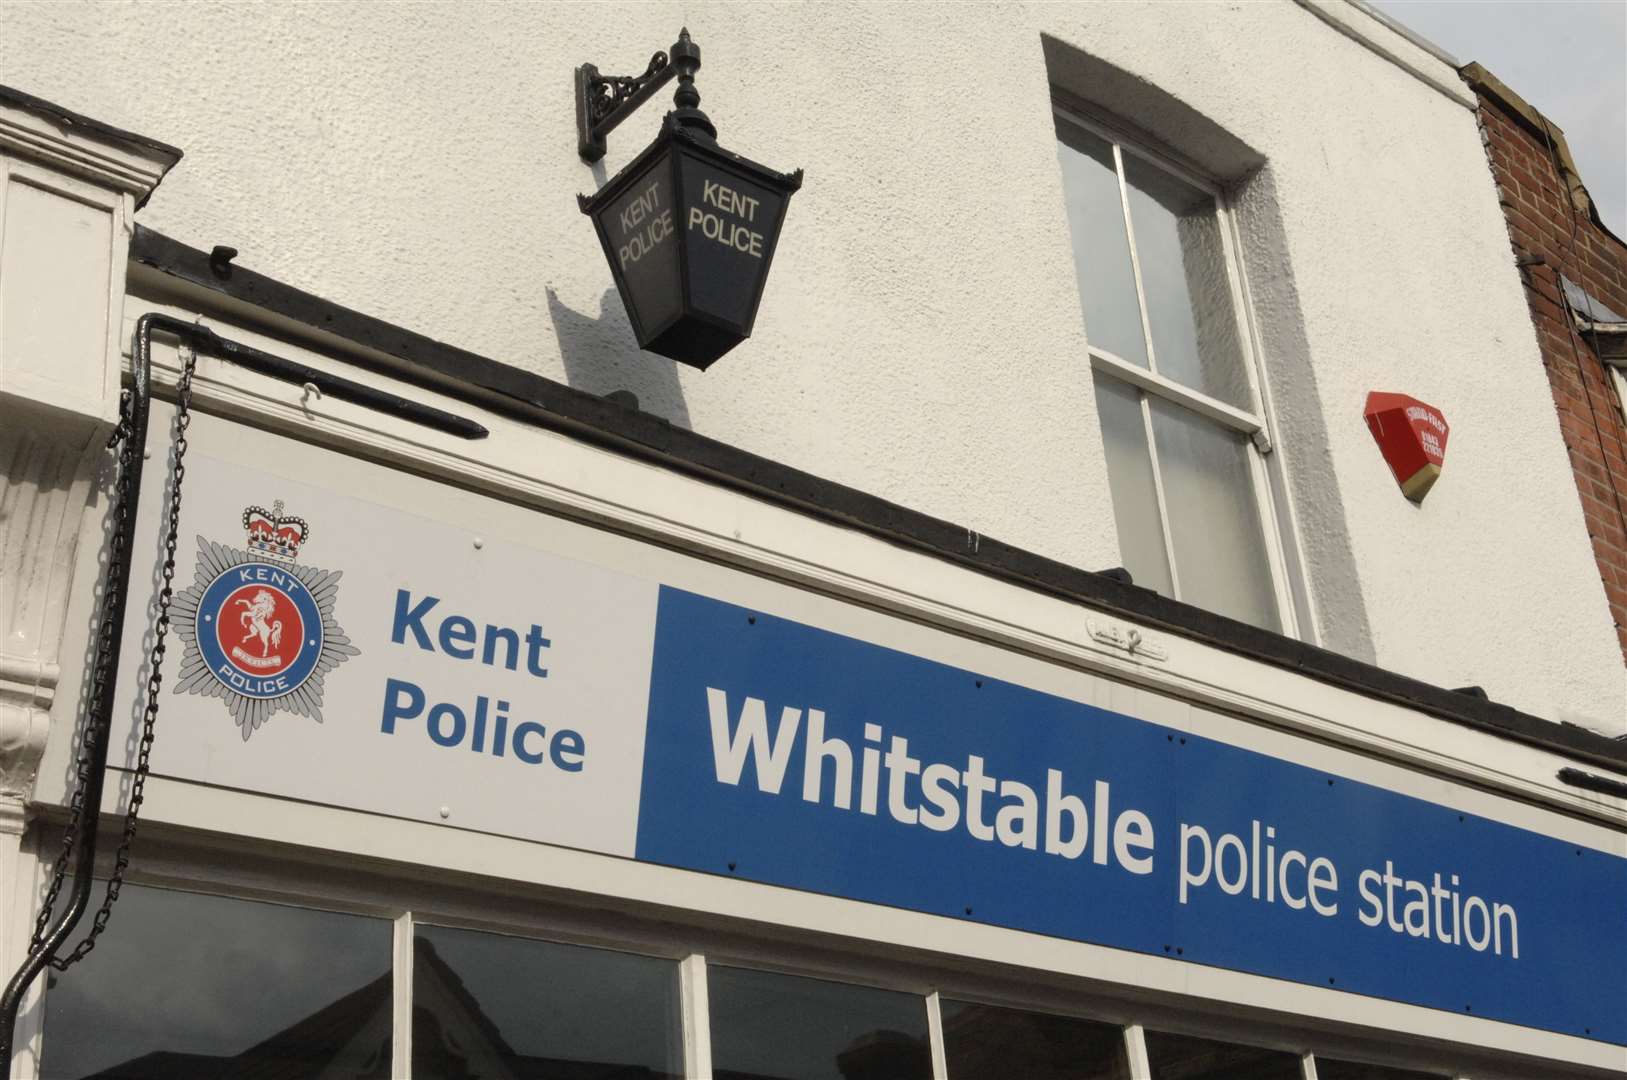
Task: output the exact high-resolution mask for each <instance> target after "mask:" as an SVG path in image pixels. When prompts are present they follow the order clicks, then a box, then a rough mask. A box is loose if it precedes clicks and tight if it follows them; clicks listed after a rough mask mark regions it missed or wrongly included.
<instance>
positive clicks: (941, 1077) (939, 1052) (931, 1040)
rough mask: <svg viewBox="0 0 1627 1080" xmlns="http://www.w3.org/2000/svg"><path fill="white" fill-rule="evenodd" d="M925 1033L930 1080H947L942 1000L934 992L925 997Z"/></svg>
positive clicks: (947, 1058)
mask: <svg viewBox="0 0 1627 1080" xmlns="http://www.w3.org/2000/svg"><path fill="white" fill-rule="evenodd" d="M926 1033H927V1045H928V1046H929V1047H931V1050H932V1080H949V1055H948V1053H947V1052H946V1051H945V1050H944V1046H943V999H942V997H941V996H940V995H939V994H938V992H937V991H936V990H934V991H932V993H930V994H928V995H927V996H926Z"/></svg>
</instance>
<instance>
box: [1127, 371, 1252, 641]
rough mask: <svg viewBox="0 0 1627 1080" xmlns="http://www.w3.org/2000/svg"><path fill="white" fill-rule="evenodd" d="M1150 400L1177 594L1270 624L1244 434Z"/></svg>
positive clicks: (1236, 617)
mask: <svg viewBox="0 0 1627 1080" xmlns="http://www.w3.org/2000/svg"><path fill="white" fill-rule="evenodd" d="M1151 402H1152V430H1153V438H1154V439H1156V440H1157V442H1158V468H1159V471H1160V473H1161V475H1162V477H1163V481H1164V506H1165V509H1166V510H1167V511H1168V513H1169V536H1170V543H1172V544H1173V545H1174V546H1175V567H1176V572H1177V573H1178V574H1179V575H1180V578H1181V599H1182V600H1185V601H1186V602H1187V603H1190V604H1196V605H1198V606H1199V607H1203V608H1208V609H1209V610H1210V611H1218V612H1220V613H1221V614H1222V615H1230V616H1231V617H1232V618H1234V619H1241V620H1243V621H1244V622H1250V623H1253V624H1254V625H1256V626H1263V627H1265V628H1266V629H1268V630H1276V629H1277V628H1278V625H1279V624H1278V622H1277V615H1276V610H1277V605H1276V599H1275V593H1274V591H1273V589H1272V586H1271V569H1270V564H1269V563H1268V562H1267V561H1266V556H1265V542H1264V538H1263V537H1262V536H1261V535H1260V516H1259V510H1258V508H1257V507H1256V504H1255V496H1254V483H1253V480H1252V478H1251V477H1250V475H1249V461H1248V449H1247V447H1246V446H1245V442H1246V440H1245V439H1244V437H1243V436H1241V435H1239V434H1237V433H1236V432H1232V431H1228V430H1226V429H1225V428H1222V427H1221V426H1220V425H1218V424H1215V423H1213V422H1212V421H1210V420H1207V419H1205V418H1203V417H1201V416H1199V415H1197V414H1196V413H1194V412H1192V411H1190V410H1188V409H1183V408H1181V407H1180V406H1179V405H1173V404H1171V403H1169V402H1167V401H1164V400H1163V399H1161V398H1157V397H1154V398H1152V399H1151ZM1115 494H1116V493H1115Z"/></svg>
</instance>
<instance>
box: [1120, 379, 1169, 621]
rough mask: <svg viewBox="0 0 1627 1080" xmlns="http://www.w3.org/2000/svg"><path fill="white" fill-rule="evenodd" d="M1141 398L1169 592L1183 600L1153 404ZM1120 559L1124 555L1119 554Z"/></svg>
mask: <svg viewBox="0 0 1627 1080" xmlns="http://www.w3.org/2000/svg"><path fill="white" fill-rule="evenodd" d="M1139 396H1140V398H1141V424H1142V430H1143V431H1145V432H1146V434H1147V456H1148V458H1149V459H1150V460H1151V461H1152V490H1153V495H1154V497H1155V498H1156V500H1157V503H1158V528H1159V529H1160V530H1161V531H1162V532H1163V535H1164V560H1165V562H1166V563H1167V564H1168V566H1169V590H1170V593H1171V594H1172V596H1173V598H1174V599H1176V600H1179V599H1180V598H1181V572H1180V570H1179V569H1177V568H1176V566H1175V538H1174V537H1173V536H1172V535H1170V530H1169V504H1168V503H1167V502H1165V501H1164V472H1163V470H1162V469H1161V468H1159V466H1158V440H1157V438H1156V437H1155V436H1154V434H1153V430H1152V404H1151V403H1150V402H1149V401H1148V400H1147V395H1146V393H1145V391H1143V392H1142V393H1141V394H1140V395H1139ZM1119 558H1120V559H1121V560H1122V559H1123V558H1124V553H1123V552H1122V551H1121V552H1119Z"/></svg>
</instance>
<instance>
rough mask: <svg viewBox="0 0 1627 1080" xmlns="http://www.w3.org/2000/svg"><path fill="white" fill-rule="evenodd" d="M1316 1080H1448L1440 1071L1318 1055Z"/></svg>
mask: <svg viewBox="0 0 1627 1080" xmlns="http://www.w3.org/2000/svg"><path fill="white" fill-rule="evenodd" d="M1316 1080H1446V1077H1444V1076H1442V1075H1441V1074H1440V1073H1426V1072H1415V1071H1413V1070H1412V1069H1397V1068H1394V1067H1392V1066H1389V1065H1360V1064H1358V1063H1356V1062H1354V1061H1334V1060H1333V1059H1332V1058H1325V1057H1323V1056H1322V1055H1321V1054H1318V1055H1316Z"/></svg>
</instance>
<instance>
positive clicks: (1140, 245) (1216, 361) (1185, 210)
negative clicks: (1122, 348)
mask: <svg viewBox="0 0 1627 1080" xmlns="http://www.w3.org/2000/svg"><path fill="white" fill-rule="evenodd" d="M1124 180H1125V184H1126V186H1127V187H1128V189H1129V195H1130V222H1131V224H1132V225H1133V226H1134V228H1135V243H1136V256H1137V258H1138V259H1139V260H1140V263H1141V285H1142V288H1144V289H1145V290H1146V293H1147V322H1148V323H1149V324H1150V325H1151V327H1152V344H1153V353H1154V355H1156V356H1157V358H1158V372H1159V374H1161V375H1164V376H1166V377H1168V378H1171V379H1174V380H1175V381H1176V382H1179V383H1183V384H1185V385H1186V386H1190V387H1192V388H1193V389H1195V390H1201V391H1203V392H1204V393H1206V394H1208V395H1210V396H1211V397H1217V398H1220V399H1221V400H1222V401H1226V402H1230V403H1231V404H1233V405H1237V406H1239V407H1241V408H1245V409H1251V408H1253V404H1252V403H1251V401H1250V396H1249V392H1248V380H1247V377H1246V376H1245V375H1244V372H1243V350H1242V346H1241V343H1240V342H1239V341H1238V338H1237V309H1236V307H1235V306H1234V304H1233V303H1232V292H1231V281H1230V279H1229V278H1228V277H1227V275H1226V252H1225V249H1224V248H1223V247H1222V246H1221V242H1220V218H1219V215H1218V214H1217V213H1216V211H1215V200H1214V197H1213V196H1211V195H1210V194H1209V193H1208V192H1206V191H1203V190H1200V189H1199V188H1195V187H1192V186H1191V185H1190V184H1187V183H1185V182H1183V181H1181V180H1177V179H1176V178H1175V177H1174V176H1171V175H1170V174H1169V173H1167V172H1164V171H1163V170H1162V169H1160V168H1158V167H1157V166H1155V165H1149V164H1148V163H1147V162H1145V161H1143V160H1142V159H1140V158H1138V157H1136V156H1135V155H1134V154H1129V153H1127V154H1125V155H1124Z"/></svg>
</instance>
